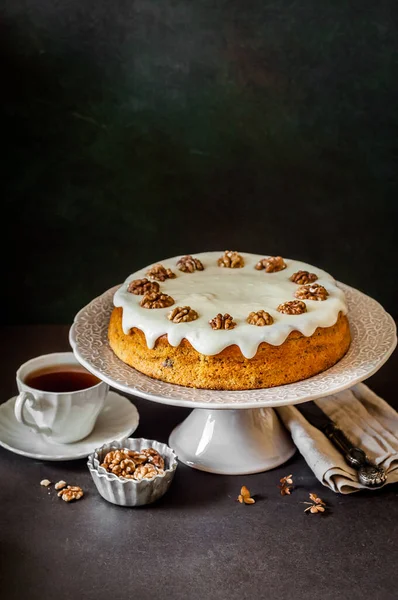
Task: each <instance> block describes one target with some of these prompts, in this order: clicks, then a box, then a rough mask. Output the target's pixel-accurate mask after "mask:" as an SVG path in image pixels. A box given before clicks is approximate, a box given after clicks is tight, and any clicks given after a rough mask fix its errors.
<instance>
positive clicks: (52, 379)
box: [25, 364, 101, 394]
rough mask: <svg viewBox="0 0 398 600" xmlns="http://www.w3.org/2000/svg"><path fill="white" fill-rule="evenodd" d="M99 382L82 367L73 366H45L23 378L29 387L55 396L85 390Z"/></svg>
mask: <svg viewBox="0 0 398 600" xmlns="http://www.w3.org/2000/svg"><path fill="white" fill-rule="evenodd" d="M100 381H101V380H100V379H98V377H96V376H95V375H92V374H91V373H90V372H89V371H87V370H86V369H85V368H84V367H81V366H79V365H73V364H70V365H54V366H46V367H43V368H42V369H37V370H36V371H32V372H31V373H29V374H28V375H27V376H26V377H25V383H26V385H28V386H29V387H31V388H33V389H35V390H41V391H43V392H54V393H57V394H60V393H61V394H62V393H67V392H79V391H81V390H86V389H88V388H91V387H93V386H94V385H97V384H98V383H100Z"/></svg>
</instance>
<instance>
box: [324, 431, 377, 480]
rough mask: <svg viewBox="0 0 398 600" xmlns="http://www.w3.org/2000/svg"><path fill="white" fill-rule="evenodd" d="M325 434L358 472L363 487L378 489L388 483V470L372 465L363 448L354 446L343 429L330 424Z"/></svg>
mask: <svg viewBox="0 0 398 600" xmlns="http://www.w3.org/2000/svg"><path fill="white" fill-rule="evenodd" d="M324 433H325V435H326V436H327V437H328V438H329V439H330V441H331V442H332V443H333V444H334V445H335V446H337V448H338V449H339V450H340V451H341V452H342V454H343V455H344V458H345V460H346V461H347V463H348V464H349V465H350V466H351V467H353V468H354V469H356V470H357V471H358V479H359V481H360V483H362V485H365V486H366V487H369V488H377V487H381V486H382V485H384V484H385V483H386V481H387V473H386V470H385V469H384V468H383V467H379V466H378V465H375V464H374V463H372V462H371V461H370V460H369V459H368V457H367V456H366V454H365V452H364V451H363V450H362V449H361V448H357V447H355V446H353V445H352V443H351V442H350V440H349V439H348V438H347V437H346V436H345V434H344V433H343V432H342V431H341V429H339V428H338V427H336V426H335V425H332V424H330V425H328V426H327V427H326V428H325V430H324Z"/></svg>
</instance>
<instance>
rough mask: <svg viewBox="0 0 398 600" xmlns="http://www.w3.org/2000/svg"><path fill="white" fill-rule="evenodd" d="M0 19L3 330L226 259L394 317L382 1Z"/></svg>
mask: <svg viewBox="0 0 398 600" xmlns="http://www.w3.org/2000/svg"><path fill="white" fill-rule="evenodd" d="M1 6H2V9H3V10H2V15H3V16H2V19H1V23H0V44H1V46H2V55H3V60H2V65H3V66H2V74H1V90H2V91H1V98H2V102H4V108H3V111H2V115H3V117H4V126H3V128H2V132H3V133H2V141H3V144H2V145H3V150H4V151H5V152H4V154H5V156H3V159H2V161H1V171H2V175H1V182H2V188H3V192H2V197H3V211H2V215H3V219H2V225H1V231H2V238H3V241H5V242H6V249H5V251H3V253H2V254H3V262H4V263H5V265H4V268H3V286H2V289H3V294H2V296H3V298H2V301H3V302H5V304H6V306H5V308H4V309H3V310H2V318H3V320H6V321H9V322H68V321H71V319H72V318H73V315H74V313H75V312H76V311H77V310H78V309H79V308H80V307H81V306H82V305H83V304H85V303H86V302H88V301H89V300H90V299H91V298H92V297H94V296H95V295H97V294H99V293H101V292H102V291H103V290H105V289H106V288H108V287H110V286H111V285H114V284H116V283H118V282H120V281H122V280H123V279H124V278H125V277H126V276H127V274H129V273H130V272H132V271H133V270H135V269H137V268H139V267H141V266H143V265H145V264H147V263H150V262H153V261H155V260H157V259H160V258H162V257H166V256H170V255H174V254H181V253H186V252H189V253H191V252H197V251H200V250H208V249H220V250H223V249H225V248H231V249H237V250H241V251H253V252H259V253H263V252H264V253H269V254H274V253H278V254H279V253H280V254H282V255H284V256H290V257H296V258H300V259H303V260H308V261H309V262H313V263H315V264H317V265H319V266H321V267H323V268H324V269H326V270H329V271H331V272H332V273H333V274H334V275H335V276H336V277H337V278H339V279H340V280H343V281H345V282H347V283H349V284H351V285H354V286H357V287H359V288H360V289H362V290H364V291H366V292H367V293H369V294H371V295H373V296H375V297H376V298H378V299H379V300H380V301H381V302H383V304H384V305H385V306H386V308H387V309H388V310H389V311H391V312H392V313H393V314H394V315H395V316H398V309H397V300H396V298H397V293H398V278H397V276H396V263H397V252H396V242H395V236H396V225H397V202H396V201H397V192H398V184H397V177H396V159H397V152H396V149H397V146H396V137H397V130H398V127H397V125H398V117H397V91H398V83H397V82H398V69H397V63H398V60H397V56H398V55H397V26H396V22H395V21H394V18H395V16H396V15H395V14H394V11H395V13H396V12H397V9H396V2H395V0H391V1H383V0H382V1H379V2H377V3H375V2H374V1H372V2H368V1H366V0H365V1H361V2H357V1H355V0H350V1H346V0H340V1H335V0H334V1H333V2H329V1H327V0H324V1H322V2H319V1H318V0H300V2H296V1H282V0H279V1H267V0H248V1H246V2H242V1H241V0H240V1H239V2H238V1H234V0H229V1H216V0H213V1H207V0H197V1H196V2H193V1H192V0H180V1H177V0H175V1H172V0H162V1H158V0H136V1H133V0H124V1H116V0H114V1H108V0H69V1H66V0H65V1H62V2H61V1H55V0H36V1H33V0H32V1H29V0H25V1H22V0H8V1H7V0H6V1H4V0H3V1H2V2H1Z"/></svg>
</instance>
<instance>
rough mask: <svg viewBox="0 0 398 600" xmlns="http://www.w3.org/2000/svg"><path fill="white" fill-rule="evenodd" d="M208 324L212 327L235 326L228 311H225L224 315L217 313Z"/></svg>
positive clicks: (227, 327)
mask: <svg viewBox="0 0 398 600" xmlns="http://www.w3.org/2000/svg"><path fill="white" fill-rule="evenodd" d="M209 324H210V326H211V328H212V329H233V328H234V327H236V323H235V321H234V320H233V318H232V317H231V315H229V314H228V313H225V315H222V314H221V313H218V315H216V316H215V317H214V319H211V320H210V321H209Z"/></svg>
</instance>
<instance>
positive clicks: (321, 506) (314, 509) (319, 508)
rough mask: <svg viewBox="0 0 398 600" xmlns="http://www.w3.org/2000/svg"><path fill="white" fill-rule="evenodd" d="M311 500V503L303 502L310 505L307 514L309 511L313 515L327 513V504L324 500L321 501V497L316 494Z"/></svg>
mask: <svg viewBox="0 0 398 600" xmlns="http://www.w3.org/2000/svg"><path fill="white" fill-rule="evenodd" d="M310 500H311V502H303V504H309V506H308V508H306V509H305V510H304V512H307V510H309V511H310V513H312V514H316V513H323V512H325V510H326V508H325V507H326V504H325V502H324V501H323V500H321V498H319V496H317V495H316V494H314V493H311V494H310Z"/></svg>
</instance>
